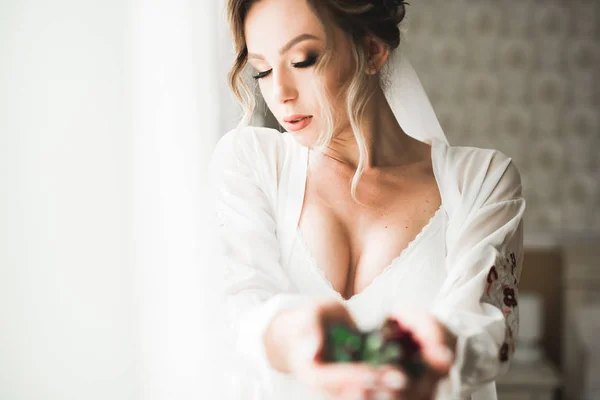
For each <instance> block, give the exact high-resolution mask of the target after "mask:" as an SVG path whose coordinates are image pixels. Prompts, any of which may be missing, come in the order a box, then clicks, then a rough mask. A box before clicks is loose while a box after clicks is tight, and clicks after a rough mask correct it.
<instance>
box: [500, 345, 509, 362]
mask: <svg viewBox="0 0 600 400" xmlns="http://www.w3.org/2000/svg"><path fill="white" fill-rule="evenodd" d="M500 361H502V362H506V361H508V343H503V344H502V347H500Z"/></svg>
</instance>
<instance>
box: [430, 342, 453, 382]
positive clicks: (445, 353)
mask: <svg viewBox="0 0 600 400" xmlns="http://www.w3.org/2000/svg"><path fill="white" fill-rule="evenodd" d="M454 357H455V356H454V352H453V351H452V350H450V349H449V348H448V347H446V346H431V347H426V348H424V349H423V358H424V359H425V362H426V363H427V366H428V368H429V369H430V370H431V371H432V372H433V373H434V374H436V375H437V376H438V377H445V376H447V375H448V374H449V373H450V369H451V368H452V364H453V363H454Z"/></svg>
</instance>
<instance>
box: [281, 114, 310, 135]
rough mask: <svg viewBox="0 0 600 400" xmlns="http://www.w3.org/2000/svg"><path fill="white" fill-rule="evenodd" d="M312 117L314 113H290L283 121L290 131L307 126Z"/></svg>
mask: <svg viewBox="0 0 600 400" xmlns="http://www.w3.org/2000/svg"><path fill="white" fill-rule="evenodd" d="M312 119H313V117H312V115H290V116H288V117H285V118H284V119H283V123H284V125H285V127H286V129H287V130H288V131H292V132H297V131H299V130H302V129H304V128H306V127H307V126H308V124H310V123H311V122H312Z"/></svg>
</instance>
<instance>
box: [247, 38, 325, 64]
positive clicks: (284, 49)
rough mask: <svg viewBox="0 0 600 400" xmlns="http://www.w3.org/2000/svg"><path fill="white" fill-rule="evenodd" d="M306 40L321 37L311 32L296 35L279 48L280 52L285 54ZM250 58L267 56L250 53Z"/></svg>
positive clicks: (261, 58) (260, 58) (262, 58)
mask: <svg viewBox="0 0 600 400" xmlns="http://www.w3.org/2000/svg"><path fill="white" fill-rule="evenodd" d="M305 40H321V39H319V38H318V37H317V36H315V35H311V34H310V33H303V34H301V35H298V36H296V37H295V38H293V39H292V40H290V41H289V42H287V44H286V45H285V46H283V47H282V48H281V49H280V50H279V54H280V55H283V54H284V53H285V52H287V51H288V50H289V49H291V48H292V47H294V46H295V45H297V44H298V43H300V42H304V41H305ZM248 59H259V60H264V59H265V58H264V57H263V56H261V55H260V54H255V53H248Z"/></svg>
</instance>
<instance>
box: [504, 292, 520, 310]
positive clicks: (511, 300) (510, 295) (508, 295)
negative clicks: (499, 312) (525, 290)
mask: <svg viewBox="0 0 600 400" xmlns="http://www.w3.org/2000/svg"><path fill="white" fill-rule="evenodd" d="M503 293H504V304H506V305H507V306H508V307H516V306H517V299H516V297H515V290H514V289H511V288H505V289H504V292H503Z"/></svg>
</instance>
